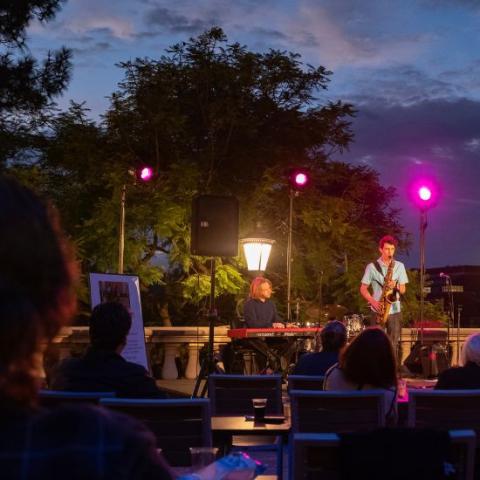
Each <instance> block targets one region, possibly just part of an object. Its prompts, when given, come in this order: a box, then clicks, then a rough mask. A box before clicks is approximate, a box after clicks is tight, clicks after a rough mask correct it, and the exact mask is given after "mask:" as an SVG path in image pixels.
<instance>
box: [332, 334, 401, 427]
mask: <svg viewBox="0 0 480 480" xmlns="http://www.w3.org/2000/svg"><path fill="white" fill-rule="evenodd" d="M323 388H324V390H369V389H381V390H384V391H385V413H386V419H387V422H388V423H390V424H393V423H395V421H396V418H397V371H396V362H395V355H394V354H393V347H392V343H391V342H390V339H389V338H388V337H387V334H386V333H385V332H384V331H383V330H382V329H380V328H378V327H370V328H367V329H365V330H363V331H362V332H361V333H360V334H359V335H358V336H356V337H355V338H354V339H353V341H352V343H350V344H349V345H348V346H347V348H346V349H345V350H343V352H342V353H341V354H340V361H339V363H338V364H336V365H334V366H333V367H331V368H330V369H329V370H328V371H327V373H326V374H325V380H324V383H323Z"/></svg>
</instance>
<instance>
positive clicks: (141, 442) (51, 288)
mask: <svg viewBox="0 0 480 480" xmlns="http://www.w3.org/2000/svg"><path fill="white" fill-rule="evenodd" d="M0 232H1V234H0V406H1V409H0V416H1V420H0V421H1V425H2V428H1V433H0V471H1V472H2V473H1V478H2V479H3V480H10V479H18V478H28V479H29V480H37V479H50V480H56V479H64V478H69V479H71V480H74V479H86V478H88V479H90V480H95V479H103V480H105V479H112V480H113V479H115V480H117V479H119V478H122V479H152V480H153V479H156V480H161V479H167V478H171V477H172V475H171V473H170V470H169V467H168V466H167V465H166V464H165V463H164V462H163V460H162V459H161V458H160V457H159V456H158V454H157V452H156V448H155V439H154V436H153V434H152V433H151V432H149V431H148V430H147V429H146V428H145V427H143V426H142V425H141V424H139V423H137V422H136V421H134V420H133V419H130V418H128V417H125V416H121V415H118V414H114V413H111V412H108V411H105V410H102V409H97V408H95V407H87V406H85V407H60V408H57V409H53V410H51V411H44V410H42V409H39V408H38V407H37V391H38V387H39V383H40V382H39V371H40V370H41V357H42V351H43V350H44V347H45V344H47V343H48V342H49V341H51V340H52V338H53V337H54V336H55V335H56V334H57V333H58V331H59V329H60V327H62V326H63V325H65V324H67V322H68V320H69V319H70V317H71V316H72V314H73V313H74V311H75V307H76V298H75V294H74V290H75V281H76V278H77V272H76V266H75V265H76V264H75V262H74V261H73V257H72V254H71V251H70V248H69V246H68V245H67V242H66V241H65V237H64V235H63V234H62V232H61V230H60V227H59V223H58V220H57V216H56V214H55V212H54V211H53V210H52V208H50V207H49V206H48V205H47V204H45V203H43V202H42V201H41V200H40V199H39V198H38V197H37V196H36V195H35V194H33V193H32V192H31V191H30V190H28V189H27V188H25V187H22V186H20V185H19V184H18V183H17V182H16V181H14V180H12V179H9V178H6V177H2V176H0Z"/></svg>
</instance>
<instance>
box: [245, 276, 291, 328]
mask: <svg viewBox="0 0 480 480" xmlns="http://www.w3.org/2000/svg"><path fill="white" fill-rule="evenodd" d="M271 296H272V282H271V281H270V280H268V279H266V278H265V277H256V278H254V279H253V281H252V283H251V284H250V296H249V298H248V300H247V301H246V302H245V304H244V306H243V319H244V321H245V326H246V327H247V328H272V327H273V328H283V327H284V324H283V323H282V321H281V319H280V318H279V316H278V313H277V308H276V307H275V304H274V303H273V302H272V301H271V300H270V297H271Z"/></svg>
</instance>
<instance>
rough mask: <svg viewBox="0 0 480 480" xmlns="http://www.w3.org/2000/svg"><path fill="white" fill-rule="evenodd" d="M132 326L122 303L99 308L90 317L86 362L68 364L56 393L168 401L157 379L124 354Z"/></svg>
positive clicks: (60, 371)
mask: <svg viewBox="0 0 480 480" xmlns="http://www.w3.org/2000/svg"><path fill="white" fill-rule="evenodd" d="M131 324H132V320H131V316H130V312H129V311H128V310H127V309H126V308H125V307H124V306H123V305H122V304H120V303H116V302H107V303H101V304H99V305H97V306H96V307H95V308H94V309H93V312H92V315H91V317H90V329H89V333H90V344H91V346H90V348H89V349H88V350H87V352H86V354H85V355H84V356H83V357H82V358H69V359H67V360H64V361H63V362H62V363H61V364H60V365H59V366H58V367H57V369H56V370H55V371H54V373H53V375H52V381H51V388H52V389H54V390H70V391H76V392H79V391H90V392H115V394H116V396H117V397H124V398H152V397H155V398H166V394H165V393H164V392H162V391H161V390H159V389H158V388H157V386H156V384H155V380H154V379H153V377H151V376H150V375H149V373H148V372H147V371H146V370H145V368H143V366H141V365H138V364H136V363H133V362H127V361H126V360H125V359H124V358H123V357H122V356H121V355H120V354H121V352H122V350H123V349H124V347H125V345H126V343H127V335H128V332H129V331H130V327H131Z"/></svg>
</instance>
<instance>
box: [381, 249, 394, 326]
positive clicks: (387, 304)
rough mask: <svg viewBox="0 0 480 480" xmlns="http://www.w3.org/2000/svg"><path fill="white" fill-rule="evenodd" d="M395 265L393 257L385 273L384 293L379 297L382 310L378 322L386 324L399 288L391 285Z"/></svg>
mask: <svg viewBox="0 0 480 480" xmlns="http://www.w3.org/2000/svg"><path fill="white" fill-rule="evenodd" d="M394 265H395V260H393V258H392V260H391V262H390V264H389V265H388V269H387V274H386V275H385V280H384V282H383V287H382V295H381V297H380V299H379V302H380V311H379V312H377V322H378V323H379V324H381V325H385V323H387V318H388V316H389V315H390V309H391V308H392V303H393V302H396V301H397V293H398V290H397V288H396V287H395V288H390V287H389V284H390V283H391V281H392V276H393V267H394Z"/></svg>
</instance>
